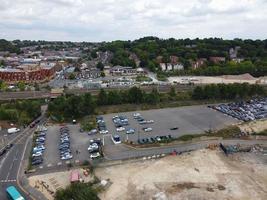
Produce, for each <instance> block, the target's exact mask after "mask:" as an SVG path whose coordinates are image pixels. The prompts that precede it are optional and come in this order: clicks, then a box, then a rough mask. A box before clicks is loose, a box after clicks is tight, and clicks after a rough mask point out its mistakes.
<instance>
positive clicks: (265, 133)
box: [253, 129, 267, 136]
mask: <svg viewBox="0 0 267 200" xmlns="http://www.w3.org/2000/svg"><path fill="white" fill-rule="evenodd" d="M253 135H261V136H267V129H265V130H264V131H261V132H259V133H253Z"/></svg>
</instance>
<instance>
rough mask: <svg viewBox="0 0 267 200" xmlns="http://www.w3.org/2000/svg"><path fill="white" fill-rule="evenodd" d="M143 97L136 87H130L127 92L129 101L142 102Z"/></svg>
mask: <svg viewBox="0 0 267 200" xmlns="http://www.w3.org/2000/svg"><path fill="white" fill-rule="evenodd" d="M143 99H144V95H143V92H142V90H141V89H140V88H138V87H132V88H131V89H129V92H128V102H129V103H137V104H138V103H142V102H143Z"/></svg>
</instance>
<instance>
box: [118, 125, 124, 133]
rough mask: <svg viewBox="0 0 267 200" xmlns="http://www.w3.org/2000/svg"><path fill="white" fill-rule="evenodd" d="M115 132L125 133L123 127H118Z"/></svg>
mask: <svg viewBox="0 0 267 200" xmlns="http://www.w3.org/2000/svg"><path fill="white" fill-rule="evenodd" d="M116 130H117V131H118V132H122V131H125V127H123V126H121V127H118V128H117V129H116Z"/></svg>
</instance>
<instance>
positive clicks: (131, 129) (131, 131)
mask: <svg viewBox="0 0 267 200" xmlns="http://www.w3.org/2000/svg"><path fill="white" fill-rule="evenodd" d="M134 133H135V130H134V129H133V128H128V129H127V130H126V134H134Z"/></svg>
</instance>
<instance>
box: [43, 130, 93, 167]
mask: <svg viewBox="0 0 267 200" xmlns="http://www.w3.org/2000/svg"><path fill="white" fill-rule="evenodd" d="M60 127H61V126H58V125H54V126H49V127H48V130H47V134H46V150H45V151H44V156H43V160H44V161H43V164H42V165H40V166H39V167H40V168H43V167H53V166H55V165H58V166H60V165H64V164H68V163H70V162H71V163H74V162H75V163H81V162H83V161H84V160H88V158H89V154H88V151H87V148H88V144H89V140H90V138H89V137H88V135H87V134H86V133H81V132H79V129H80V126H79V125H67V127H68V128H69V136H70V150H71V154H72V156H73V157H72V158H71V159H69V160H61V159H60V151H59V149H58V147H59V144H60Z"/></svg>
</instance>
